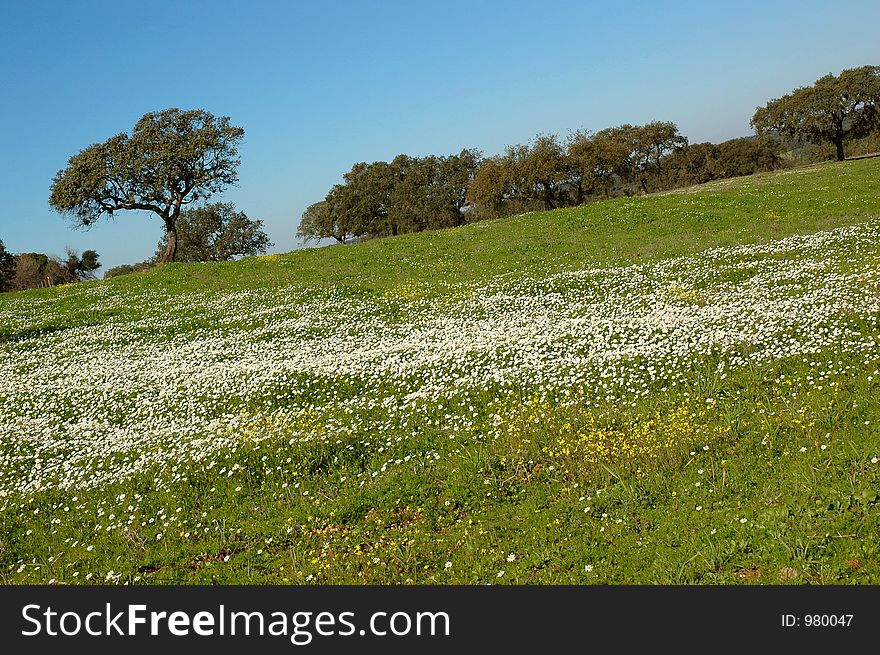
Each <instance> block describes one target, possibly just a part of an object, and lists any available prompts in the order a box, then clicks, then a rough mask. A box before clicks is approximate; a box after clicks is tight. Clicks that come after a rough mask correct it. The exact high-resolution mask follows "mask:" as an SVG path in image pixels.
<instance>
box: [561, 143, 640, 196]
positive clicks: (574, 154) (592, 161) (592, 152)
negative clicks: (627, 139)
mask: <svg viewBox="0 0 880 655" xmlns="http://www.w3.org/2000/svg"><path fill="white" fill-rule="evenodd" d="M568 162H569V166H570V168H571V173H570V177H571V182H572V185H573V187H574V198H573V201H574V203H575V204H577V205H580V204H581V203H583V201H584V199H585V197H586V196H597V195H603V196H610V195H611V191H612V190H613V188H614V184H615V181H619V180H623V179H625V178H626V177H627V176H628V174H629V172H630V171H631V169H632V161H631V157H630V148H629V147H627V145H626V144H625V143H623V142H621V141H620V140H617V139H614V138H612V136H611V134H610V133H609V132H608V130H603V131H601V132H598V133H596V134H593V135H590V134H588V133H586V132H582V131H578V132H575V133H574V134H572V135H571V137H570V138H569V141H568Z"/></svg>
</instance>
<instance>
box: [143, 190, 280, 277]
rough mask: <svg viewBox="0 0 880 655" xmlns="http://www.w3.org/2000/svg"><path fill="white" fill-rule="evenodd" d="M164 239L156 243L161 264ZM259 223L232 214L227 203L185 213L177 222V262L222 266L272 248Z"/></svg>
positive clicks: (240, 213) (232, 206)
mask: <svg viewBox="0 0 880 655" xmlns="http://www.w3.org/2000/svg"><path fill="white" fill-rule="evenodd" d="M167 245H168V244H167V239H166V237H163V238H162V239H161V240H160V241H159V245H158V249H157V251H156V260H157V261H161V258H162V254H163V253H164V252H165V250H166V248H167ZM272 245H273V244H272V242H271V241H269V237H268V236H267V235H266V233H265V232H264V231H263V222H262V221H258V220H251V219H249V218H248V217H247V214H245V213H244V212H240V211H236V210H235V205H234V204H233V203H231V202H215V203H212V204H209V205H205V206H204V207H195V208H193V207H190V208H187V209H185V210H184V211H183V212H182V213H181V214H180V218H179V219H178V221H177V257H176V259H177V261H181V262H225V261H229V260H231V259H234V258H235V257H252V256H254V255H261V254H263V253H264V252H266V251H267V250H268V249H269V248H271V247H272Z"/></svg>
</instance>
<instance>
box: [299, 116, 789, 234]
mask: <svg viewBox="0 0 880 655" xmlns="http://www.w3.org/2000/svg"><path fill="white" fill-rule="evenodd" d="M780 150H781V146H780V144H779V142H778V141H777V140H774V139H771V138H769V137H762V138H758V139H749V138H744V139H733V140H731V141H726V142H724V143H722V144H719V145H714V144H710V143H701V144H696V145H691V146H689V145H688V140H687V138H686V137H684V136H683V135H681V134H680V133H679V130H678V127H677V126H676V125H675V123H672V122H661V121H654V122H651V123H647V124H646V125H636V126H634V125H621V126H618V127H612V128H607V129H604V130H601V131H599V132H596V133H587V132H582V131H579V132H575V133H573V134H571V135H570V136H569V138H568V139H567V140H566V141H565V142H562V141H561V140H560V139H559V137H557V136H556V135H553V134H539V135H538V136H537V137H535V139H534V140H533V141H532V142H530V143H529V144H527V145H516V146H509V147H508V148H507V149H506V150H505V152H504V153H503V154H501V155H498V156H495V157H490V158H488V159H483V158H482V157H481V154H480V153H479V152H478V151H476V150H463V151H462V152H461V153H460V154H458V155H453V156H450V157H437V156H433V155H431V156H428V157H422V158H415V157H409V156H407V155H399V156H398V157H396V158H395V159H394V160H393V161H391V162H390V163H388V162H381V161H379V162H373V163H371V164H366V163H358V164H355V165H354V166H353V167H352V169H351V170H350V171H349V172H348V173H346V174H345V175H344V177H343V180H344V181H343V183H342V184H337V185H336V186H334V187H333V188H332V189H331V190H330V192H329V193H328V194H327V196H326V197H325V199H324V200H322V201H321V202H317V203H315V204H313V205H311V206H310V207H309V208H308V209H306V211H305V212H304V213H303V216H302V221H301V222H300V226H299V230H298V232H297V236H300V237H302V238H304V239H306V240H309V239H321V238H328V237H329V238H333V239H335V240H336V241H337V242H339V243H346V242H348V241H350V240H351V239H353V238H360V237H375V236H387V235H394V234H402V233H406V232H418V231H421V230H425V229H439V228H445V227H455V226H457V225H461V224H463V223H466V222H471V221H475V220H482V219H488V218H497V217H499V216H504V215H508V214H512V213H518V212H522V211H528V210H532V209H554V208H557V207H566V206H571V205H580V204H583V203H585V202H588V201H590V200H592V199H596V198H602V197H610V196H612V195H615V194H633V193H647V192H648V191H654V190H660V189H666V188H671V187H676V186H685V185H690V184H699V183H702V182H707V181H709V180H713V179H716V178H721V177H731V176H735V175H748V174H751V173H755V172H758V171H764V170H771V169H773V168H775V167H776V166H778V165H779V162H780V158H779V154H780Z"/></svg>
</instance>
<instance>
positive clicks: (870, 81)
mask: <svg viewBox="0 0 880 655" xmlns="http://www.w3.org/2000/svg"><path fill="white" fill-rule="evenodd" d="M751 124H752V127H754V128H755V131H756V132H757V133H758V134H768V133H770V134H772V133H777V134H780V135H783V136H786V137H789V138H795V137H803V138H806V139H807V140H809V141H811V142H813V143H816V144H821V143H828V142H830V143H833V144H834V147H835V150H836V154H837V160H838V161H843V159H844V158H845V154H844V142H845V141H847V140H849V139H856V138H860V137H864V136H866V135H867V134H868V133H869V132H870V131H871V130H872V129H874V128H876V127H878V125H880V66H862V67H861V68H850V69H847V70H844V71H843V72H841V73H840V75H839V76H837V77H835V76H834V75H831V74H828V75H826V76H824V77H821V78H819V79H818V80H816V83H815V84H814V85H813V86H807V87H800V88H798V89H795V90H794V91H792V92H791V93H789V94H788V95H785V96H783V97H781V98H776V99H774V100H771V101H770V102H768V103H767V104H766V105H765V106H764V107H759V108H758V109H757V111H755V115H754V116H753V117H752V122H751Z"/></svg>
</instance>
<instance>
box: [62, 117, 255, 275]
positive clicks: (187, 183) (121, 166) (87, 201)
mask: <svg viewBox="0 0 880 655" xmlns="http://www.w3.org/2000/svg"><path fill="white" fill-rule="evenodd" d="M243 137H244V130H243V129H242V128H240V127H235V126H233V125H231V124H230V119H229V117H228V116H222V117H220V118H217V117H215V116H214V115H213V114H211V113H210V112H207V111H205V110H203V109H194V110H189V111H183V110H180V109H166V110H164V111H160V112H154V113H148V114H145V115H144V116H143V117H142V118H141V119H140V120H139V121H138V122H137V124H136V125H135V126H134V129H133V130H132V133H131V136H129V135H128V134H125V133H122V134H117V135H116V136H114V137H111V138H110V139H108V140H107V141H105V142H104V143H97V144H93V145H91V146H88V147H87V148H85V149H83V150H81V151H80V152H79V153H77V154H76V155H74V156H72V157H71V158H70V159H69V160H68V164H67V168H65V169H63V170H60V171H59V172H58V173H57V175H56V176H55V179H54V181H53V183H52V189H51V195H50V197H49V204H50V206H51V207H52V208H54V209H55V210H57V211H59V212H61V213H65V214H69V215H72V216H73V217H74V219H75V221H76V223H75V224H76V225H77V226H81V227H88V226H90V225H92V224H94V223H95V222H96V221H98V220H99V219H100V218H101V217H102V216H112V215H113V214H114V213H115V212H117V211H120V210H145V211H150V212H153V213H154V214H156V215H158V216H159V217H160V218H161V219H162V222H163V225H164V228H165V243H166V246H165V250H164V252H163V253H162V254H161V256H160V259H159V261H160V262H168V261H173V260H174V258H175V255H176V251H177V220H178V218H179V217H180V214H181V211H182V209H183V208H184V207H185V206H186V205H189V204H192V203H194V202H197V201H199V200H205V199H207V198H209V197H210V196H211V195H213V194H214V193H217V192H219V191H221V190H222V189H223V188H224V187H226V186H227V185H230V184H234V183H235V182H236V181H237V179H238V177H237V168H238V164H239V161H240V160H239V157H238V144H239V142H240V141H241V140H242V138H243Z"/></svg>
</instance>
